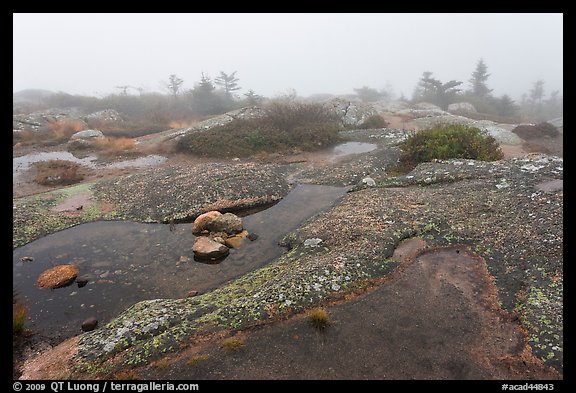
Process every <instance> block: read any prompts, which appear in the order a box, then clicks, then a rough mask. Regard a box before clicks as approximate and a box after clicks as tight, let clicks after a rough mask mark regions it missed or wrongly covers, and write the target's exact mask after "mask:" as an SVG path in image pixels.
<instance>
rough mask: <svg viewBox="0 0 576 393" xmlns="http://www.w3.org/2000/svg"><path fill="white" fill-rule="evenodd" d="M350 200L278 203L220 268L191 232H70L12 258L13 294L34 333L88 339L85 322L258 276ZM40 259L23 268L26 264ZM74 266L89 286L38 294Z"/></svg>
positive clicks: (250, 226) (305, 194)
mask: <svg viewBox="0 0 576 393" xmlns="http://www.w3.org/2000/svg"><path fill="white" fill-rule="evenodd" d="M345 193H346V188H344V187H330V186H317V185H297V186H295V187H294V189H293V190H292V191H291V192H290V193H289V194H288V195H287V196H286V197H285V198H284V199H282V200H281V201H280V202H279V203H277V204H275V205H274V206H272V207H270V208H269V209H267V210H264V211H260V212H257V213H254V214H252V215H249V216H246V217H244V218H243V223H244V227H245V229H247V230H248V232H250V233H255V234H257V235H258V238H257V239H256V240H255V241H250V240H248V239H246V240H245V242H244V245H243V246H242V247H241V248H238V249H231V250H230V255H229V256H228V257H226V258H225V259H224V260H222V261H221V262H220V263H218V264H205V263H199V262H196V261H194V255H193V252H192V245H193V243H194V239H195V236H194V235H193V234H192V230H191V224H189V223H186V224H173V225H168V224H143V223H134V222H124V221H98V222H93V223H87V224H82V225H78V226H76V227H73V228H69V229H66V230H63V231H60V232H57V233H54V234H51V235H48V236H46V237H43V238H41V239H38V240H36V241H34V242H31V243H29V244H27V245H25V246H22V247H19V248H17V249H15V250H14V251H13V286H14V289H15V290H16V292H17V294H18V297H19V298H20V299H21V300H22V301H23V303H24V304H25V306H26V307H27V308H28V320H27V328H30V329H32V330H33V331H35V332H37V333H40V334H42V335H44V336H46V337H50V338H51V339H54V340H56V341H59V340H63V339H65V338H68V337H71V336H73V335H76V334H79V333H81V324H82V321H83V320H84V319H86V318H88V317H92V316H94V317H96V318H97V319H98V320H99V325H100V326H102V325H104V324H105V323H107V322H108V321H110V320H111V319H112V318H113V317H114V316H116V315H118V314H119V313H120V312H122V311H123V310H125V309H126V308H128V307H129V306H130V305H132V304H134V303H136V302H138V301H141V300H146V299H157V298H184V297H186V296H187V294H188V293H189V292H190V291H198V292H199V293H200V294H201V293H203V292H207V291H210V290H212V289H214V288H217V287H219V286H222V285H223V284H225V283H226V282H227V281H229V280H232V279H234V278H235V277H238V276H241V275H243V274H245V273H247V272H250V271H252V270H255V269H257V268H259V267H261V266H263V265H265V264H267V263H269V262H270V261H272V260H273V259H275V258H277V257H279V256H280V255H282V253H284V252H285V250H284V249H283V248H282V247H280V246H279V245H278V242H279V241H280V240H281V239H282V238H283V237H284V235H286V234H287V233H288V232H290V231H292V230H294V229H296V228H297V227H298V226H299V225H300V224H301V223H303V222H304V221H305V220H306V219H308V218H310V217H311V216H313V215H314V214H316V213H318V212H320V211H322V210H325V209H326V208H328V207H329V206H331V205H332V204H333V203H334V201H335V200H336V199H338V198H340V197H341V196H343V195H344V194H345ZM25 256H30V257H33V258H34V260H33V261H31V262H30V261H28V262H23V261H21V258H22V257H25ZM68 263H73V264H75V265H77V266H78V268H79V270H80V274H79V275H80V276H87V277H89V279H90V280H89V282H88V284H87V285H86V286H84V287H82V288H79V287H78V285H77V284H72V285H70V286H67V287H64V288H58V289H54V290H50V289H39V288H37V287H36V280H37V278H38V276H39V275H40V274H41V273H42V272H43V271H44V270H46V269H49V268H51V267H52V266H55V265H60V264H68Z"/></svg>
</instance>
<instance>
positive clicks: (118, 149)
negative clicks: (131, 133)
mask: <svg viewBox="0 0 576 393" xmlns="http://www.w3.org/2000/svg"><path fill="white" fill-rule="evenodd" d="M94 146H95V147H96V149H98V150H101V151H102V153H104V154H108V155H115V154H121V153H130V152H133V151H134V149H135V147H136V144H135V142H134V139H132V138H122V137H120V138H104V139H98V140H96V141H95V144H94Z"/></svg>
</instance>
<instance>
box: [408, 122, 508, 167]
mask: <svg viewBox="0 0 576 393" xmlns="http://www.w3.org/2000/svg"><path fill="white" fill-rule="evenodd" d="M400 148H401V150H402V153H401V155H400V163H401V164H403V165H410V164H412V165H414V166H415V165H417V164H418V163H420V162H427V161H431V160H433V159H450V158H468V159H474V160H481V161H495V160H500V159H502V158H503V157H504V154H503V152H502V150H501V149H500V146H499V145H498V142H497V141H496V139H494V138H493V137H492V136H490V135H488V134H487V133H485V132H483V131H482V130H480V129H478V128H475V127H469V126H465V125H461V124H444V125H438V126H435V127H432V128H428V129H425V130H421V131H418V132H416V133H414V134H412V135H410V136H409V137H408V139H406V140H405V141H404V143H402V145H401V146H400Z"/></svg>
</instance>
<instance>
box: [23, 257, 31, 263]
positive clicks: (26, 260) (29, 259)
mask: <svg viewBox="0 0 576 393" xmlns="http://www.w3.org/2000/svg"><path fill="white" fill-rule="evenodd" d="M20 260H21V261H22V262H32V261H34V258H33V257H22V258H20Z"/></svg>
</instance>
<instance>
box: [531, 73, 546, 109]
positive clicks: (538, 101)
mask: <svg viewBox="0 0 576 393" xmlns="http://www.w3.org/2000/svg"><path fill="white" fill-rule="evenodd" d="M543 98H544V81H543V80H542V79H538V80H537V81H536V82H534V86H533V87H532V89H531V90H530V101H532V103H533V104H534V105H539V106H540V105H542V99H543Z"/></svg>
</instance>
